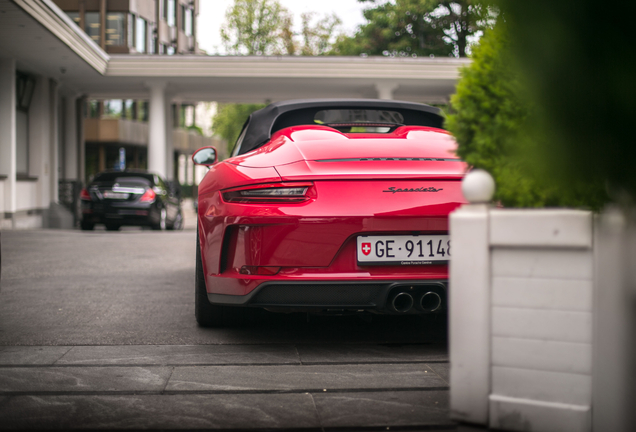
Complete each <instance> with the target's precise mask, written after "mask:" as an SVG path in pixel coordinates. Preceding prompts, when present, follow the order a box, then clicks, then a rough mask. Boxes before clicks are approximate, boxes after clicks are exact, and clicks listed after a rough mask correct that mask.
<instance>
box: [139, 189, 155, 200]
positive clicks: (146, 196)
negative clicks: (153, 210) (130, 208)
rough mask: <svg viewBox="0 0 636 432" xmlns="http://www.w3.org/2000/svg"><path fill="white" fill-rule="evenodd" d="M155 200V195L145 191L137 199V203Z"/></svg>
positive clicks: (150, 191) (150, 190)
mask: <svg viewBox="0 0 636 432" xmlns="http://www.w3.org/2000/svg"><path fill="white" fill-rule="evenodd" d="M155 198H157V194H156V193H155V191H154V190H152V189H146V192H144V194H143V195H142V196H141V198H139V202H153V201H154V200H155Z"/></svg>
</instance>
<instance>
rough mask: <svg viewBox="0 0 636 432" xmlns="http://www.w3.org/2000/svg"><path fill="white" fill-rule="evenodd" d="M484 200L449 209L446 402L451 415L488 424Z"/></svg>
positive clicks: (487, 268) (487, 264) (487, 281)
mask: <svg viewBox="0 0 636 432" xmlns="http://www.w3.org/2000/svg"><path fill="white" fill-rule="evenodd" d="M488 211H489V208H488V205H486V204H469V205H464V206H462V207H461V208H460V209H459V210H456V211H455V212H453V213H451V216H450V235H451V243H452V247H453V259H452V260H451V262H450V278H449V287H448V290H449V305H448V308H449V311H450V316H449V356H450V359H451V370H450V372H451V373H450V387H451V393H450V405H451V418H452V419H453V420H457V421H462V422H470V423H476V424H482V425H485V424H488V396H489V394H490V262H489V261H490V250H489V246H488Z"/></svg>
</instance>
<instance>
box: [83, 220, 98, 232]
mask: <svg viewBox="0 0 636 432" xmlns="http://www.w3.org/2000/svg"><path fill="white" fill-rule="evenodd" d="M80 228H82V231H92V230H93V229H94V228H95V224H94V223H91V222H85V221H82V222H81V223H80Z"/></svg>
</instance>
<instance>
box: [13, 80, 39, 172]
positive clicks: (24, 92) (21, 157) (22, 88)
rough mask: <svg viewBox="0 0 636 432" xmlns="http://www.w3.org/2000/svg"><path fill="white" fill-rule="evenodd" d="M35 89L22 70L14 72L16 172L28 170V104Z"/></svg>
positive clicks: (33, 81) (33, 83) (32, 81)
mask: <svg viewBox="0 0 636 432" xmlns="http://www.w3.org/2000/svg"><path fill="white" fill-rule="evenodd" d="M34 89H35V79H34V78H33V77H31V76H30V75H27V74H24V73H22V72H16V110H15V111H16V112H15V117H16V118H15V126H16V131H15V132H16V137H15V138H16V172H17V173H18V174H23V175H27V174H28V172H29V106H30V105H31V98H32V97H33V90H34Z"/></svg>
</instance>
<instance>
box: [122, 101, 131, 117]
mask: <svg viewBox="0 0 636 432" xmlns="http://www.w3.org/2000/svg"><path fill="white" fill-rule="evenodd" d="M121 117H122V118H126V119H132V118H133V100H132V99H126V100H124V102H123V109H122V112H121Z"/></svg>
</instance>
